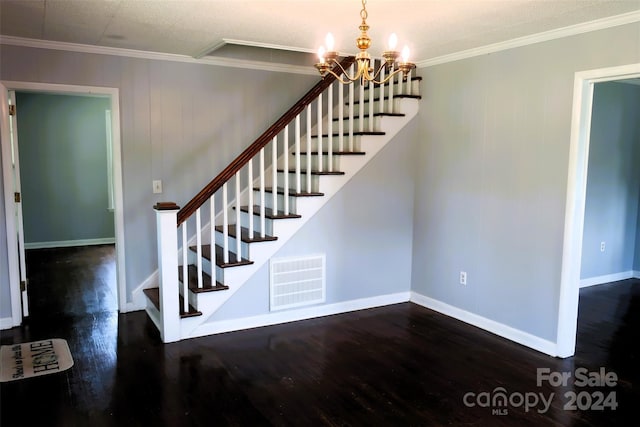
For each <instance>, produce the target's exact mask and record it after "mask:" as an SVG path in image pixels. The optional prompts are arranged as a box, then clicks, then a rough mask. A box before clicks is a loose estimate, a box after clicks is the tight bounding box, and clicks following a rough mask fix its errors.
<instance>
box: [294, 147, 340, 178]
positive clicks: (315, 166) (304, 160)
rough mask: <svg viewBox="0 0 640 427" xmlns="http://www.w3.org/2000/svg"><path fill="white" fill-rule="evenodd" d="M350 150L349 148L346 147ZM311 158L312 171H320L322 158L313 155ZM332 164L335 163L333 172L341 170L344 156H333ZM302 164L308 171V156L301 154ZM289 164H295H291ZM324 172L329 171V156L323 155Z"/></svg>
mask: <svg viewBox="0 0 640 427" xmlns="http://www.w3.org/2000/svg"><path fill="white" fill-rule="evenodd" d="M345 148H348V147H345ZM291 157H292V158H293V157H294V156H293V155H292V156H291ZM309 157H311V170H319V169H320V168H319V161H320V156H318V155H311V156H309ZM332 157H333V159H332V163H333V170H334V171H339V170H341V169H340V161H341V158H342V156H339V155H333V156H332ZM300 162H301V163H302V166H303V167H304V168H305V169H306V168H307V155H306V154H302V153H301V154H300ZM289 164H293V163H289ZM322 170H329V156H327V155H323V156H322ZM305 179H306V178H305Z"/></svg>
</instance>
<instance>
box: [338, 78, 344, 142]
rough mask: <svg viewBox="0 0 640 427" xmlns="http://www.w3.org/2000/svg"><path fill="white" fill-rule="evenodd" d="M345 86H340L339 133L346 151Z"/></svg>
mask: <svg viewBox="0 0 640 427" xmlns="http://www.w3.org/2000/svg"><path fill="white" fill-rule="evenodd" d="M343 86H344V85H342V84H339V85H338V123H339V124H338V133H339V134H340V147H339V148H338V150H340V151H344V88H343Z"/></svg>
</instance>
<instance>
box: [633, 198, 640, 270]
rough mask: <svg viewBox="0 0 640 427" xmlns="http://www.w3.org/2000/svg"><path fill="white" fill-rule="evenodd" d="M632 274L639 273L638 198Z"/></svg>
mask: <svg viewBox="0 0 640 427" xmlns="http://www.w3.org/2000/svg"><path fill="white" fill-rule="evenodd" d="M633 270H634V272H637V271H640V197H639V198H638V220H637V222H636V249H635V253H634V257H633Z"/></svg>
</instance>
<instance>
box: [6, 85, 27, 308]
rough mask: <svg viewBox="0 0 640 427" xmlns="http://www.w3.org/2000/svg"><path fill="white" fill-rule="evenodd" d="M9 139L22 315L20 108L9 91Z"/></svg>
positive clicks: (24, 271) (24, 290) (24, 288)
mask: <svg viewBox="0 0 640 427" xmlns="http://www.w3.org/2000/svg"><path fill="white" fill-rule="evenodd" d="M8 98H9V134H10V135H9V141H10V143H11V154H12V158H11V163H12V171H13V195H14V197H13V200H14V202H15V219H16V220H15V224H16V234H17V236H16V238H17V240H18V263H19V269H20V296H21V301H22V316H23V317H27V316H29V298H28V293H27V287H28V281H27V264H26V259H25V250H24V223H23V221H22V189H21V187H20V157H19V155H18V109H17V106H16V93H15V92H14V91H12V90H11V91H9V93H8Z"/></svg>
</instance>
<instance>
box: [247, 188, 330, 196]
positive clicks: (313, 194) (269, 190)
mask: <svg viewBox="0 0 640 427" xmlns="http://www.w3.org/2000/svg"><path fill="white" fill-rule="evenodd" d="M254 190H255V191H260V188H257V187H254ZM276 190H277V192H278V194H284V188H282V187H278V188H277V189H276ZM264 191H265V192H267V193H273V188H272V187H265V188H264ZM289 196H293V197H316V196H324V193H318V192H314V191H312V192H310V193H309V192H306V191H303V192H301V193H296V191H295V189H293V188H290V189H289Z"/></svg>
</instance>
